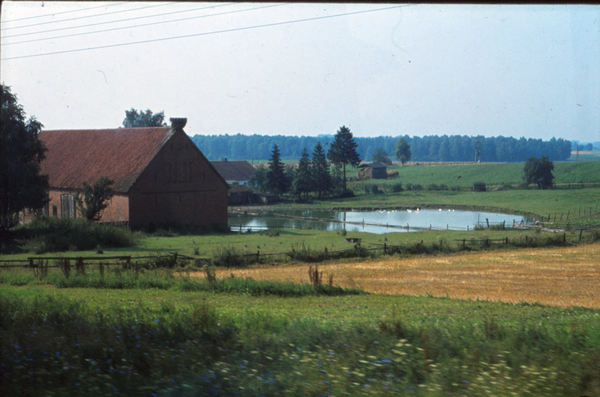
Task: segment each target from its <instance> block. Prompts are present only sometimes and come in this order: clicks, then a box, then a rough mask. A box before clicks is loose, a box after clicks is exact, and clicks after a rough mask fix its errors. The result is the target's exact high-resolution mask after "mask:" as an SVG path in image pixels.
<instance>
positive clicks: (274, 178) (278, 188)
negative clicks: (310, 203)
mask: <svg viewBox="0 0 600 397" xmlns="http://www.w3.org/2000/svg"><path fill="white" fill-rule="evenodd" d="M289 186H290V183H289V181H288V178H287V175H286V174H285V172H284V165H283V163H282V162H281V159H280V154H279V148H278V147H277V145H273V151H272V152H271V158H270V159H269V171H268V172H267V187H268V189H269V190H271V191H272V192H274V193H276V194H283V193H285V192H287V191H288V190H289Z"/></svg>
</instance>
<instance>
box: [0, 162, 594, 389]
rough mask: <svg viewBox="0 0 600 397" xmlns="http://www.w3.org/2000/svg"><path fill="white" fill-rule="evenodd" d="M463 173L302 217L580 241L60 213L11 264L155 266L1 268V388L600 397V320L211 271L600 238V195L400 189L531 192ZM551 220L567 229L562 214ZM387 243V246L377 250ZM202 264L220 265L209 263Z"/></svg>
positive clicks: (583, 313) (577, 169)
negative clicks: (533, 222)
mask: <svg viewBox="0 0 600 397" xmlns="http://www.w3.org/2000/svg"><path fill="white" fill-rule="evenodd" d="M591 164H592V165H591V166H587V165H585V164H584V163H583V162H581V163H557V164H556V166H557V168H556V172H555V174H556V175H557V181H556V182H557V183H561V182H560V181H561V180H564V181H567V182H566V183H570V182H568V181H569V180H570V179H569V178H571V179H572V180H573V183H575V182H580V180H578V179H577V178H579V177H581V178H583V179H581V181H583V182H590V181H592V182H595V181H597V179H598V178H597V177H598V174H600V173H598V172H597V171H598V169H597V167H598V166H597V165H596V164H593V163H591ZM599 164H600V163H599ZM559 166H560V167H559ZM567 166H572V167H573V168H571V169H568V167H567ZM453 167H455V166H447V167H446V166H444V167H425V166H414V167H412V166H411V167H404V168H402V169H399V172H400V178H398V179H395V180H391V181H386V182H385V184H388V185H389V186H382V187H383V188H384V189H383V190H384V193H383V194H366V193H365V189H364V186H365V185H366V184H374V183H377V184H379V183H380V182H379V181H366V182H356V183H354V184H353V185H352V188H353V189H354V190H355V192H356V196H355V197H353V198H345V199H332V200H323V201H315V202H314V203H313V204H294V206H295V207H297V208H363V209H373V208H378V209H380V208H388V209H389V208H415V207H416V208H444V209H451V208H456V209H461V208H465V209H467V208H478V209H488V210H492V211H506V212H509V213H523V214H530V215H532V216H536V217H544V218H547V217H548V216H549V215H550V216H551V217H554V216H557V217H558V218H560V217H561V216H562V218H563V219H562V220H560V219H557V221H556V222H557V225H556V226H561V227H564V226H567V224H566V221H567V219H566V217H567V214H568V216H569V219H568V222H569V224H568V228H567V229H568V230H566V231H565V232H560V233H554V232H552V231H542V230H540V229H535V230H512V229H509V228H507V229H502V228H500V227H497V228H493V229H484V230H469V231H467V230H458V231H452V230H432V231H421V232H411V233H393V232H392V233H388V234H384V235H374V234H367V233H360V232H352V231H350V232H347V233H342V232H339V233H336V232H320V231H316V230H278V231H270V232H263V233H260V232H251V233H205V234H202V235H191V234H186V233H183V232H178V231H177V230H160V231H158V232H157V233H154V234H143V233H139V232H137V233H131V232H129V231H125V230H123V229H113V228H98V227H95V226H94V227H86V226H85V225H83V224H79V223H73V224H70V223H68V222H64V221H58V220H53V221H49V222H46V223H44V222H40V223H39V224H37V228H29V229H28V228H27V227H23V228H19V229H18V230H16V231H15V236H17V239H15V240H9V241H3V242H2V251H1V252H2V258H1V259H2V260H18V259H26V258H28V257H32V256H52V257H57V256H60V257H64V258H69V257H70V258H74V257H78V256H96V257H103V256H104V257H109V256H115V255H125V256H133V257H138V256H149V257H150V258H148V259H146V260H144V261H139V262H138V261H135V260H134V261H133V263H132V264H130V266H129V267H124V266H104V265H103V266H99V265H93V266H89V267H87V268H86V270H85V271H84V270H83V269H81V268H77V267H74V268H73V269H71V267H69V271H66V270H65V269H66V268H64V267H63V268H62V269H60V270H59V269H57V268H49V269H46V270H45V271H41V270H38V271H36V272H35V273H34V272H33V271H32V270H31V269H17V268H8V267H5V268H3V269H0V328H1V332H2V333H1V335H2V337H1V338H0V350H1V351H2V355H1V356H0V391H2V394H3V395H10V396H13V395H14V396H38V395H39V396H48V395H56V396H75V395H86V396H107V395H111V396H113V395H127V396H208V395H215V396H216V395H220V396H232V395H239V396H281V395H293V396H327V395H329V396H333V395H340V396H341V395H348V396H358V395H365V394H375V395H385V396H387V395H399V396H408V395H411V396H412V395H415V396H448V395H453V396H474V397H475V396H482V395H490V396H491V395H495V396H532V395H535V396H570V395H573V396H582V395H589V396H593V395H600V310H599V309H586V308H580V307H572V308H568V309H560V308H556V307H551V306H543V305H540V304H536V303H533V304H532V303H524V302H523V303H520V304H507V303H501V302H489V301H478V300H477V301H473V300H458V299H450V298H443V297H442V298H440V297H433V296H422V297H413V296H402V295H383V294H370V293H366V292H364V291H361V290H359V289H346V288H341V287H338V286H336V285H328V284H327V280H323V281H322V282H321V283H310V282H305V283H296V284H292V283H277V282H271V281H258V280H252V279H250V278H235V277H233V275H230V276H226V277H224V278H220V279H216V278H215V273H214V272H213V270H211V269H213V268H212V267H208V268H203V267H202V266H203V264H205V263H212V264H213V265H218V266H253V265H254V261H253V260H251V261H249V262H243V261H242V262H240V261H239V258H240V257H241V256H242V255H245V254H246V255H248V257H249V258H254V255H255V254H257V253H260V255H264V256H261V258H260V259H259V261H258V263H259V264H260V265H261V266H286V265H290V264H297V263H303V262H313V261H314V262H317V261H321V260H324V261H326V262H327V261H334V260H336V259H335V258H336V257H334V256H332V255H334V254H335V253H336V252H338V251H346V252H349V254H348V255H347V256H345V257H343V256H338V257H337V258H338V259H337V260H338V261H339V260H341V258H343V260H344V261H347V262H348V261H352V262H360V261H372V260H377V258H379V257H380V256H381V255H384V254H383V252H382V248H381V247H382V245H383V244H386V246H387V247H389V246H398V247H401V248H400V249H399V251H397V252H396V254H395V255H396V256H395V258H397V260H399V261H401V260H403V258H406V257H409V256H415V255H418V256H422V257H423V258H424V259H425V260H428V258H431V260H434V256H435V255H440V254H448V253H455V252H456V253H458V252H459V251H462V250H465V249H468V250H471V249H482V250H490V249H496V250H514V249H519V247H532V248H536V249H540V250H541V249H544V247H546V246H555V245H564V246H567V247H568V246H570V245H574V244H587V243H591V242H594V241H597V240H598V238H599V235H598V233H597V232H595V233H594V232H585V233H584V234H583V239H582V241H579V238H580V236H581V234H580V233H581V232H580V230H578V228H582V227H588V226H595V225H597V223H598V219H599V216H598V209H597V204H598V202H599V201H600V200H599V198H600V189H598V188H586V189H552V190H534V189H527V190H518V189H505V190H499V191H488V192H477V193H476V192H470V191H466V190H464V191H463V190H461V191H452V190H448V191H439V190H438V191H434V190H420V191H413V190H411V191H402V192H396V193H393V192H391V189H390V187H391V186H392V184H394V183H397V182H398V181H402V183H405V181H406V182H409V183H420V184H422V185H424V186H425V185H426V184H428V183H436V184H440V183H445V184H447V185H448V186H452V185H451V182H448V181H450V180H451V178H455V179H456V180H457V181H460V183H464V185H463V186H469V184H472V183H473V182H474V181H476V180H481V179H482V178H481V177H480V176H481V175H488V176H489V177H490V178H492V176H493V177H494V178H497V180H498V183H499V184H500V183H515V184H518V183H520V177H521V174H522V170H520V171H519V170H518V167H517V165H514V164H499V165H487V164H482V165H471V166H456V167H458V168H453ZM461 167H462V168H461ZM469 167H470V168H469ZM487 167H492V168H489V169H490V171H489V172H488V171H485V170H486V169H487ZM494 167H499V168H497V169H496V170H497V171H496V172H494V171H493V169H494ZM503 167H506V168H503ZM511 167H512V168H511ZM519 167H522V164H521V165H519ZM586 167H591V168H589V169H588V168H586ZM594 167H596V168H594ZM559 168H560V169H559ZM472 170H476V172H472ZM586 170H587V171H586ZM594 170H595V171H594ZM425 171H426V172H427V173H431V172H433V171H435V173H436V177H435V178H432V179H430V181H431V182H429V180H427V179H426V178H428V176H427V175H426V174H425V173H423V174H419V173H422V172H425ZM483 171H485V173H482V172H483ZM486 173H487V174H486ZM561 173H562V174H561ZM512 174H514V176H513V179H510V178H508V175H512ZM560 175H562V176H560ZM568 175H570V176H568ZM582 175H585V177H582ZM458 176H461V178H458ZM559 176H560V177H561V178H563V179H561V180H559V179H558V178H559ZM409 177H410V179H411V180H408V178H409ZM412 178H415V180H412ZM463 178H464V179H463ZM594 178H596V179H594ZM452 180H453V179H452ZM483 180H484V181H485V182H486V183H491V182H488V181H487V180H486V179H485V178H483ZM382 183H383V182H382ZM289 206H290V204H287V205H281V204H278V205H274V206H269V207H268V209H269V210H272V211H275V212H276V211H278V210H279V209H281V210H285V209H286V208H288V207H289ZM545 221H546V226H547V227H550V228H551V227H552V226H555V225H554V220H553V219H551V220H550V222H547V219H545ZM559 222H560V224H558V223H559ZM596 227H597V226H596ZM351 237H352V238H360V239H361V243H360V246H359V247H356V246H355V244H354V243H349V242H347V241H346V238H351ZM20 238H21V239H22V240H19V239H20ZM506 238H508V239H509V241H510V244H508V245H492V246H489V245H482V246H479V247H468V248H465V247H464V246H462V244H461V242H460V240H463V239H464V240H467V241H471V240H473V239H475V240H477V239H480V240H485V239H506ZM456 240H459V241H456ZM52 247H54V248H55V249H53V250H50V251H48V249H49V248H52ZM371 248H377V250H378V251H367V250H368V249H371ZM53 251H54V252H53ZM36 252H39V254H36ZM173 252H177V253H178V254H180V257H179V260H178V261H177V262H175V263H168V262H164V261H163V262H161V259H160V258H159V255H164V254H169V253H173ZM268 254H278V255H273V256H266V255H268ZM388 254H389V253H388ZM327 255H329V256H327ZM153 258H154V259H153ZM202 258H203V259H209V260H212V262H210V261H204V262H203V261H196V259H202ZM105 262H106V263H108V262H110V261H109V260H107V261H105ZM38 263H39V262H38ZM55 263H58V262H56V261H52V260H51V261H49V264H50V265H54V264H55ZM542 265H543V264H542ZM199 270H200V272H198V271H199ZM194 272H195V273H194ZM198 273H200V276H199V277H197V274H198ZM195 276H196V277H195ZM567 276H568V275H567ZM308 278H309V277H308V275H307V280H308Z"/></svg>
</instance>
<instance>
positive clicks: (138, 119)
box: [123, 108, 167, 128]
mask: <svg viewBox="0 0 600 397" xmlns="http://www.w3.org/2000/svg"><path fill="white" fill-rule="evenodd" d="M166 125H167V123H165V112H164V111H162V112H159V113H156V114H153V113H152V111H151V110H150V109H148V110H146V111H145V112H144V111H142V110H140V111H137V110H135V109H134V108H131V110H126V111H125V119H123V127H125V128H131V127H164V126H166Z"/></svg>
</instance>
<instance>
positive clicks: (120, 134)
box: [39, 127, 175, 193]
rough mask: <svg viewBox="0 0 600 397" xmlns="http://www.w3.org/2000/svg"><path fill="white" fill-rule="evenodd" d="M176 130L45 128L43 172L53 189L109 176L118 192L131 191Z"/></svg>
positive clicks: (71, 186) (149, 128) (42, 133)
mask: <svg viewBox="0 0 600 397" xmlns="http://www.w3.org/2000/svg"><path fill="white" fill-rule="evenodd" d="M174 133H175V130H174V129H172V128H171V127H147V128H117V129H106V130H55V131H42V132H41V133H40V134H39V139H40V140H41V141H42V142H44V144H45V145H46V147H47V148H48V151H47V152H46V159H45V160H44V161H42V164H41V173H42V174H47V175H49V177H50V187H51V188H59V189H81V188H82V187H83V182H88V183H90V184H91V183H93V182H94V181H96V180H97V179H99V178H100V177H102V176H108V177H109V178H111V179H114V180H115V184H114V186H113V187H114V189H115V191H117V192H119V193H127V192H128V191H129V189H130V188H131V186H132V185H133V183H134V182H135V181H136V180H137V178H138V177H139V176H140V174H141V173H142V172H143V171H144V169H145V168H146V166H147V165H148V163H149V162H150V161H151V160H152V159H153V158H154V156H156V154H157V153H158V151H159V150H160V148H161V147H162V146H163V145H164V144H165V142H167V141H168V140H169V138H171V136H173V134H174Z"/></svg>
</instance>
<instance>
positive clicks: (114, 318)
mask: <svg viewBox="0 0 600 397" xmlns="http://www.w3.org/2000/svg"><path fill="white" fill-rule="evenodd" d="M598 318H600V311H598V310H589V309H582V308H572V309H566V310H561V309H557V308H552V307H545V306H541V305H529V304H516V305H509V304H501V303H490V302H477V301H460V300H452V299H446V298H418V297H409V296H377V295H365V296H341V297H314V296H307V297H298V298H277V297H274V296H270V297H269V296H265V297H253V296H251V295H248V294H238V293H235V294H214V293H210V292H184V291H176V290H156V289H129V290H103V289H87V288H86V289H78V288H66V289H56V288H48V287H45V286H39V285H37V286H26V287H19V288H15V287H4V286H0V320H1V323H2V330H3V337H2V340H1V341H0V343H1V344H2V346H1V347H2V352H3V353H2V357H1V359H0V360H1V361H0V387H1V389H2V390H3V392H5V393H6V394H7V395H36V394H41V393H42V392H44V394H47V393H50V394H55V395H76V394H78V395H80V394H83V395H92V396H95V395H107V394H110V395H114V394H115V393H120V394H125V395H134V396H135V395H140V396H147V395H153V394H164V395H186V396H204V395H226V396H228V395H233V394H237V395H248V396H250V395H265V396H277V395H285V394H290V395H314V396H316V395H324V394H327V393H328V392H329V393H331V394H335V395H362V394H364V393H381V394H384V395H389V394H399V395H404V394H408V393H411V394H412V393H414V394H416V395H422V396H444V395H448V394H449V393H452V394H458V395H462V396H480V395H483V394H488V393H492V394H496V395H517V396H520V395H523V396H525V395H531V394H534V395H540V396H556V395H584V394H588V395H595V394H597V393H598V392H600V388H599V386H598V383H599V382H600V378H599V375H598V374H599V372H598V366H599V365H600V321H598Z"/></svg>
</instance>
